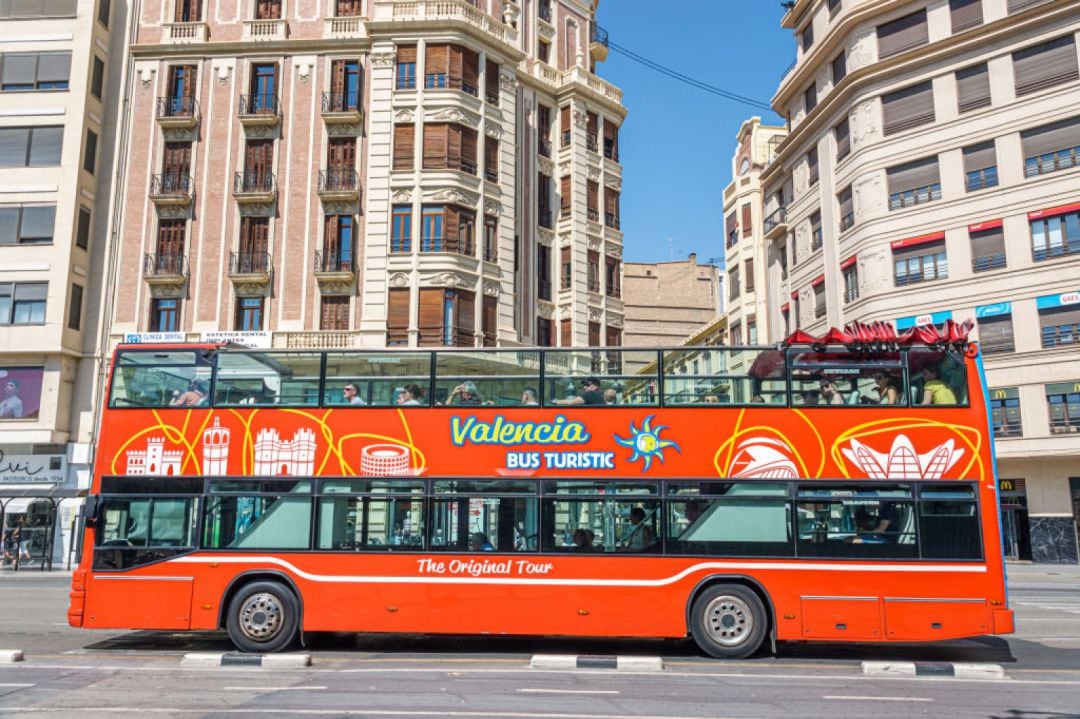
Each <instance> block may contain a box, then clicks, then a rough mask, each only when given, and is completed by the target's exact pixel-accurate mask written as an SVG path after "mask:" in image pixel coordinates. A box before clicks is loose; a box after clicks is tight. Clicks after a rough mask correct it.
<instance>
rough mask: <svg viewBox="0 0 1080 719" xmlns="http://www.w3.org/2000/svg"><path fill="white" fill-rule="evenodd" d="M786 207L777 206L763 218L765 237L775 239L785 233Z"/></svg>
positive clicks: (786, 227) (786, 228)
mask: <svg viewBox="0 0 1080 719" xmlns="http://www.w3.org/2000/svg"><path fill="white" fill-rule="evenodd" d="M787 230H788V225H787V208H786V207H778V208H776V209H775V210H773V211H772V212H771V213H770V214H769V216H768V217H766V218H765V239H766V240H775V239H776V238H778V237H783V236H784V234H786V233H787Z"/></svg>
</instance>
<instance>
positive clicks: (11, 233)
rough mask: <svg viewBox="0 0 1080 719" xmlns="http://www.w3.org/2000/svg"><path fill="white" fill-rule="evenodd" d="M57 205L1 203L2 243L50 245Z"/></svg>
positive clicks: (0, 232) (0, 229)
mask: <svg viewBox="0 0 1080 719" xmlns="http://www.w3.org/2000/svg"><path fill="white" fill-rule="evenodd" d="M55 224H56V205H8V206H3V205H0V245H48V244H52V241H53V228H54V226H55Z"/></svg>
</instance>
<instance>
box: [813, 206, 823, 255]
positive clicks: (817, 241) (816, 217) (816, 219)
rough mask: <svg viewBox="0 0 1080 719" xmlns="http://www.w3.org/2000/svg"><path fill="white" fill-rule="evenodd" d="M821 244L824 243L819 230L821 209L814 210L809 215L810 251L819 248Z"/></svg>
mask: <svg viewBox="0 0 1080 719" xmlns="http://www.w3.org/2000/svg"><path fill="white" fill-rule="evenodd" d="M823 244H825V237H824V233H823V232H822V230H821V210H815V211H814V213H813V214H812V215H810V251H811V252H815V251H817V250H820V249H821V246H822V245H823Z"/></svg>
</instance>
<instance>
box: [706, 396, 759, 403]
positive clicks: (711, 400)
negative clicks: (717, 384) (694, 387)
mask: <svg viewBox="0 0 1080 719" xmlns="http://www.w3.org/2000/svg"><path fill="white" fill-rule="evenodd" d="M764 401H765V400H762V402H764ZM705 404H720V398H719V397H717V396H716V395H715V394H707V395H705Z"/></svg>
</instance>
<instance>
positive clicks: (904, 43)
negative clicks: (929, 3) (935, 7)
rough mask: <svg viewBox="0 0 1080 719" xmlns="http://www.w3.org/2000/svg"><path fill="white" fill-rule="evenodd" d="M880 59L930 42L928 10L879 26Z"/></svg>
mask: <svg viewBox="0 0 1080 719" xmlns="http://www.w3.org/2000/svg"><path fill="white" fill-rule="evenodd" d="M877 36H878V59H884V58H886V57H890V56H892V55H896V54H898V53H901V52H904V51H905V50H910V49H912V48H915V47H919V46H920V45H925V44H927V43H928V42H930V34H929V30H928V29H927V25H926V10H920V11H918V12H914V13H912V14H910V15H905V16H904V17H902V18H897V19H896V20H893V21H892V22H888V23H885V24H884V25H878V27H877Z"/></svg>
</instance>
